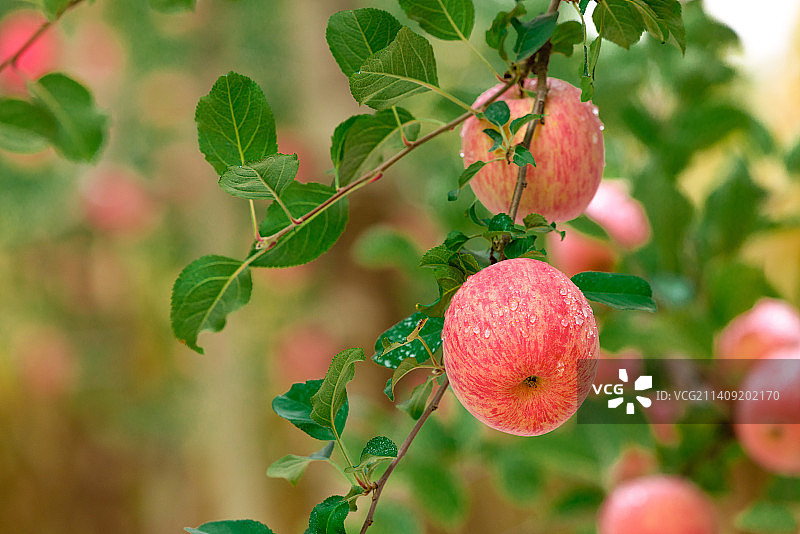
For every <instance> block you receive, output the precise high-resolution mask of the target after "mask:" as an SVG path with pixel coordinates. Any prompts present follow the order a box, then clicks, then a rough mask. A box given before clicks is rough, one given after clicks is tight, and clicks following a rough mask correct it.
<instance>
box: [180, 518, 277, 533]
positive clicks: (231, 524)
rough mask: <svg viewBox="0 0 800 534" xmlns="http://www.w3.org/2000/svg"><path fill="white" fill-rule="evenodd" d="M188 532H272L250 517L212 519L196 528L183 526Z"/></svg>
mask: <svg viewBox="0 0 800 534" xmlns="http://www.w3.org/2000/svg"><path fill="white" fill-rule="evenodd" d="M184 530H185V531H186V532H188V533H189V534H274V533H273V532H272V530H270V528H269V527H268V526H267V525H265V524H263V523H259V522H258V521H253V520H252V519H238V520H235V521H212V522H210V523H203V524H202V525H200V526H199V527H197V528H189V527H187V528H185V529H184Z"/></svg>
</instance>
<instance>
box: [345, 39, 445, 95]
mask: <svg viewBox="0 0 800 534" xmlns="http://www.w3.org/2000/svg"><path fill="white" fill-rule="evenodd" d="M438 85H439V80H438V77H437V75H436V59H435V58H434V56H433V47H432V46H431V44H430V43H429V42H428V41H427V39H425V38H424V37H422V36H421V35H417V34H416V33H414V32H412V31H411V30H409V29H408V28H407V27H405V26H404V27H403V28H401V29H400V31H398V32H397V36H396V37H395V39H394V41H392V43H391V44H390V45H389V46H387V47H386V48H384V49H383V50H380V51H378V52H377V53H375V54H374V55H372V56H370V58H369V59H367V60H366V61H365V62H364V64H363V65H361V69H360V70H359V72H356V73H355V74H353V75H352V76H351V77H350V92H351V93H352V94H353V97H354V98H355V99H356V101H357V102H358V103H359V104H366V105H368V106H370V107H371V108H375V109H384V108H388V107H391V106H393V105H395V104H396V103H397V102H399V101H400V100H402V99H404V98H406V97H409V96H412V95H415V94H417V93H422V92H425V91H428V90H429V89H430V87H438Z"/></svg>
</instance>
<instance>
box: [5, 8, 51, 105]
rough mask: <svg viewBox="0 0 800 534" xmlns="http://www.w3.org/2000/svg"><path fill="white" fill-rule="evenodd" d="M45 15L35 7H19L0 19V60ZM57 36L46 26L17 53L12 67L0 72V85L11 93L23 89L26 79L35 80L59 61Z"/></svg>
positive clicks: (27, 36) (13, 50)
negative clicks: (32, 40)
mask: <svg viewBox="0 0 800 534" xmlns="http://www.w3.org/2000/svg"><path fill="white" fill-rule="evenodd" d="M45 22H47V19H46V18H45V17H44V15H42V14H41V13H39V12H37V11H30V10H21V11H17V12H14V13H11V14H9V15H7V16H6V17H4V18H3V20H2V21H0V62H2V61H4V60H6V59H8V58H9V57H11V56H12V55H14V54H15V53H16V52H17V51H18V50H19V49H20V48H21V47H22V45H24V44H25V43H26V42H27V41H28V39H30V37H31V36H32V35H33V34H34V33H36V31H37V30H38V29H39V28H40V27H41V25H42V24H44V23H45ZM59 46H60V39H59V38H58V36H57V35H56V33H55V29H54V28H48V30H47V31H45V32H44V33H43V34H42V35H41V36H39V37H38V38H37V39H36V42H34V43H33V44H32V45H31V46H29V47H28V49H27V50H25V52H23V53H22V55H21V56H20V57H19V59H18V60H17V62H16V65H15V67H14V68H11V67H9V68H6V69H4V70H3V71H2V72H0V88H3V89H5V90H8V91H11V92H13V93H23V92H24V91H25V80H26V78H27V79H30V80H35V79H37V78H39V77H40V76H42V75H43V74H45V73H47V72H49V71H51V70H52V69H54V68H55V67H56V65H57V63H58V56H59V54H58V50H59Z"/></svg>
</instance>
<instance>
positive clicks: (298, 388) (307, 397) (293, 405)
mask: <svg viewBox="0 0 800 534" xmlns="http://www.w3.org/2000/svg"><path fill="white" fill-rule="evenodd" d="M321 387H322V380H321V379H320V380H308V381H307V382H299V383H297V384H293V385H292V387H291V388H290V389H289V391H287V392H286V393H284V394H283V395H278V396H277V397H275V398H274V399H273V400H272V409H273V410H274V411H275V413H276V414H278V415H279V416H280V417H283V418H284V419H286V420H287V421H289V422H290V423H292V424H293V425H294V426H296V427H297V428H299V429H300V430H302V431H303V432H305V433H306V434H308V435H309V436H311V437H312V438H314V439H319V440H322V441H331V440H335V439H336V434H335V433H334V432H333V430H332V429H331V428H329V427H327V426H322V425H320V424H319V423H317V422H316V421H314V420H313V419H312V418H311V411H312V409H313V406H312V404H311V398H312V397H313V396H314V395H316V394H317V392H318V391H319V390H320V388H321ZM349 411H350V406H349V404H348V402H347V400H346V399H345V402H344V404H342V407H341V408H339V411H338V412H336V433H338V434H340V435H341V433H342V431H343V430H344V425H345V423H346V422H347V415H348V413H349Z"/></svg>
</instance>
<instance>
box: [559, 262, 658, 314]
mask: <svg viewBox="0 0 800 534" xmlns="http://www.w3.org/2000/svg"><path fill="white" fill-rule="evenodd" d="M572 281H573V282H574V283H575V285H576V286H578V288H579V289H580V290H581V291H582V292H583V294H584V295H585V296H586V298H587V299H589V300H593V301H595V302H601V303H603V304H606V305H607V306H611V307H612V308H617V309H620V310H643V311H651V312H654V311H656V303H655V301H654V300H653V291H652V289H651V288H650V284H648V283H647V281H646V280H643V279H641V278H639V277H638V276H633V275H630V274H620V273H599V272H592V271H589V272H585V273H578V274H576V275H575V276H573V277H572Z"/></svg>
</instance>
